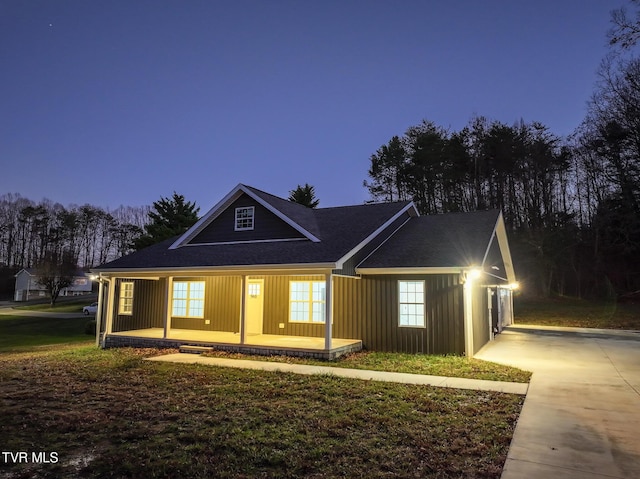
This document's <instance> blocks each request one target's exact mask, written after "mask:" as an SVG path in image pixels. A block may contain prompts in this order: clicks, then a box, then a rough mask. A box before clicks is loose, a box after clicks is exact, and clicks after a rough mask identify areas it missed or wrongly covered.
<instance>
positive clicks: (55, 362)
mask: <svg viewBox="0 0 640 479" xmlns="http://www.w3.org/2000/svg"><path fill="white" fill-rule="evenodd" d="M152 354H157V351H155V350H132V349H127V348H123V349H116V350H106V351H103V350H97V349H95V348H92V347H72V346H61V347H58V348H50V349H48V350H43V349H41V350H40V351H39V352H38V353H37V354H34V353H31V352H16V353H9V352H4V353H2V354H0V434H1V435H2V438H3V448H2V449H3V451H28V452H36V453H37V452H41V451H42V452H47V453H49V454H50V453H52V452H55V453H57V458H58V461H57V463H54V464H12V463H7V462H6V461H4V462H3V461H2V460H0V476H1V477H9V478H13V477H15V478H18V477H41V478H44V477H52V478H53V477H56V478H57V477H92V478H96V477H100V478H102V477H104V478H107V477H130V478H153V477H190V478H199V477H242V478H246V477H278V478H280V477H284V478H287V477H290V478H294V477H317V478H320V477H323V478H325V477H367V478H370V477H372V478H376V477H428V478H436V477H437V478H453V477H456V478H480V477H481V478H499V477H500V474H501V470H502V466H503V464H504V461H505V458H506V454H507V450H508V447H509V443H510V441H511V436H512V434H513V429H514V427H515V422H516V419H517V417H518V414H519V411H520V408H521V406H522V401H523V398H522V397H521V396H516V395H509V394H502V393H493V392H475V391H464V390H455V389H445V388H436V387H429V386H413V385H402V384H391V383H378V382H374V381H358V380H349V379H345V378H337V377H333V376H300V375H294V374H287V373H270V372H262V371H245V370H236V369H227V368H213V367H207V366H199V365H175V364H165V363H149V362H145V361H143V360H142V358H143V357H145V356H148V355H152Z"/></svg>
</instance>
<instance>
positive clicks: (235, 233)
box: [186, 193, 307, 245]
mask: <svg viewBox="0 0 640 479" xmlns="http://www.w3.org/2000/svg"><path fill="white" fill-rule="evenodd" d="M302 239H307V238H306V237H305V236H304V235H303V234H302V233H300V232H299V231H297V230H296V229H294V228H293V227H292V226H290V225H288V224H287V223H285V222H284V221H283V220H282V219H280V218H278V217H277V216H276V215H275V214H273V213H272V212H271V211H269V210H268V209H267V208H265V207H264V206H262V205H261V204H260V203H258V202H257V201H256V200H255V199H253V198H251V197H250V196H249V195H247V194H246V193H245V194H242V195H241V196H240V197H239V198H238V199H237V200H235V201H234V202H233V203H231V204H230V205H229V206H228V207H227V208H226V209H225V210H224V211H222V212H221V213H220V215H218V216H217V217H216V218H215V219H214V220H213V221H212V222H211V223H209V224H208V225H207V226H206V227H205V228H204V229H203V230H202V231H200V232H199V233H198V234H197V235H195V236H194V237H193V238H192V239H191V240H189V241H188V242H187V243H186V244H189V245H196V244H215V243H236V242H247V241H278V240H302Z"/></svg>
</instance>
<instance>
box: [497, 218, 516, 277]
mask: <svg viewBox="0 0 640 479" xmlns="http://www.w3.org/2000/svg"><path fill="white" fill-rule="evenodd" d="M495 237H496V238H497V240H498V246H500V253H501V254H502V262H503V263H504V269H505V273H507V281H508V282H509V283H515V282H516V273H515V271H514V269H513V260H512V259H511V251H510V250H509V241H508V239H507V228H506V227H505V224H504V218H503V217H502V211H501V212H500V215H498V221H497V222H496V228H495Z"/></svg>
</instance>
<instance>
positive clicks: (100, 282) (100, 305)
mask: <svg viewBox="0 0 640 479" xmlns="http://www.w3.org/2000/svg"><path fill="white" fill-rule="evenodd" d="M103 296H104V279H102V277H99V278H98V310H97V311H96V347H97V348H99V347H100V326H101V325H102V309H103V308H104V298H103Z"/></svg>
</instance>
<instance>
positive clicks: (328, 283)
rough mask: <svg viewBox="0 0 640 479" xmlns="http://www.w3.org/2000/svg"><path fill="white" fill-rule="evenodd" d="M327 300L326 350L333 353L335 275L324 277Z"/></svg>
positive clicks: (325, 314) (325, 307)
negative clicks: (332, 329)
mask: <svg viewBox="0 0 640 479" xmlns="http://www.w3.org/2000/svg"><path fill="white" fill-rule="evenodd" d="M324 280H325V298H324V321H325V323H324V349H325V350H327V351H331V334H332V331H331V328H332V326H333V324H332V323H333V275H332V274H331V273H329V274H325V275H324Z"/></svg>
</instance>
